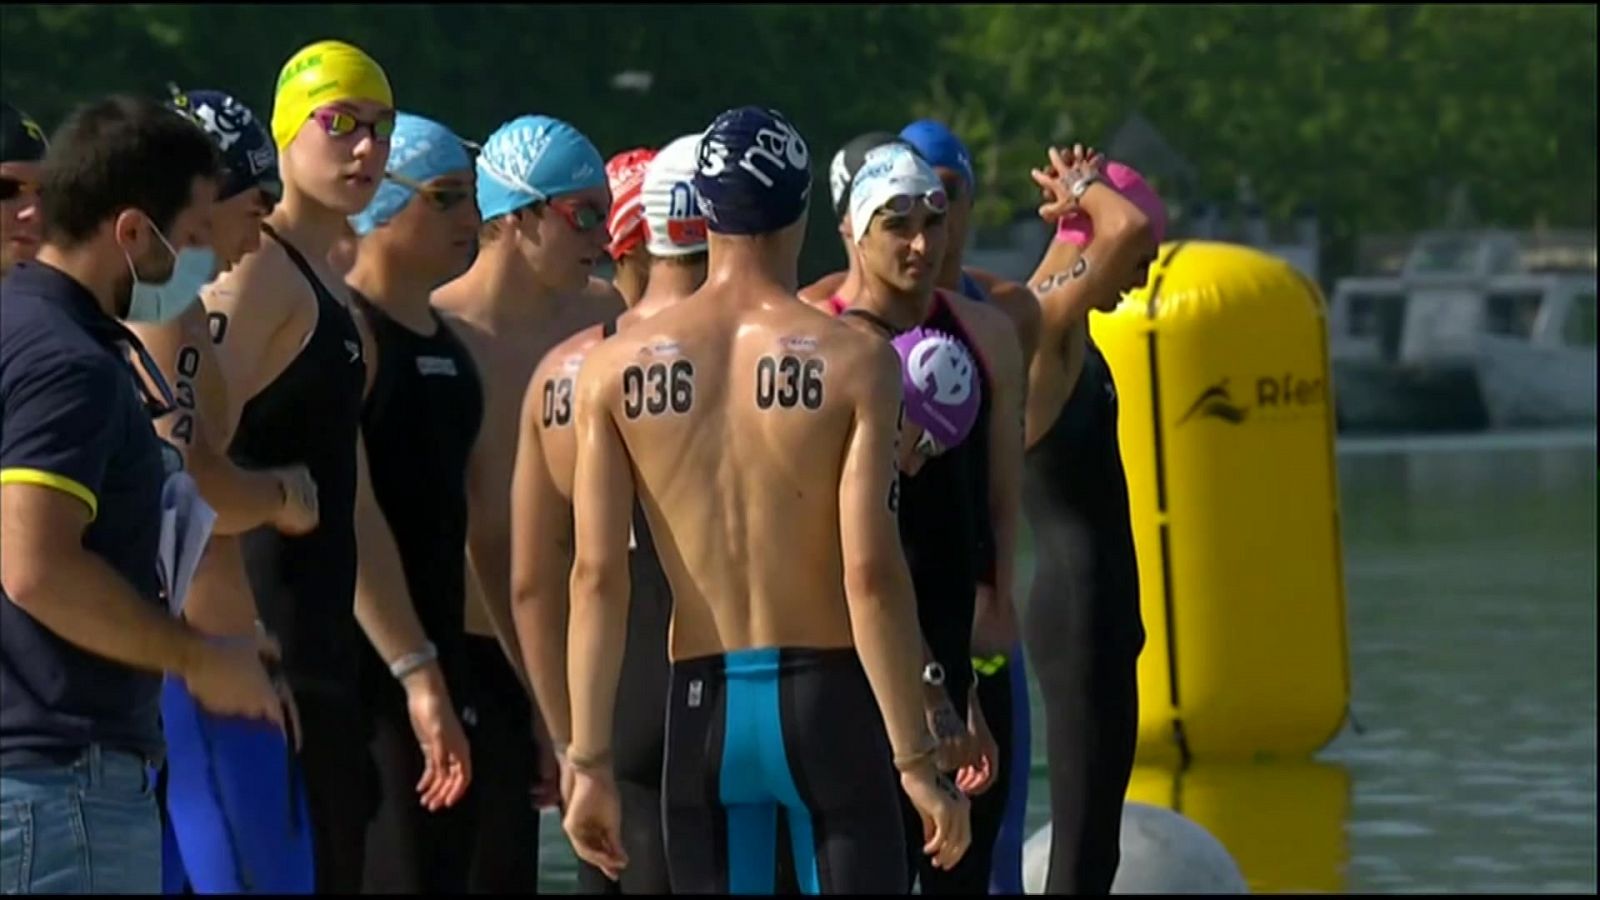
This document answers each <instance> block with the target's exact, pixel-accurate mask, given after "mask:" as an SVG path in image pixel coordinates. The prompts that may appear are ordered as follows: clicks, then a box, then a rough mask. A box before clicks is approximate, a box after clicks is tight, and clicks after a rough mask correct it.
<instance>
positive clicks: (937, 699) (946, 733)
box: [922, 685, 977, 772]
mask: <svg viewBox="0 0 1600 900" xmlns="http://www.w3.org/2000/svg"><path fill="white" fill-rule="evenodd" d="M922 709H923V715H924V716H926V718H927V722H928V732H929V733H930V734H932V735H933V739H934V741H935V742H936V743H937V746H938V750H937V751H936V752H935V754H934V760H935V762H936V763H937V765H938V769H939V771H940V772H954V771H957V770H958V769H961V768H963V767H965V766H970V765H973V764H974V763H976V762H977V747H976V746H975V745H974V744H973V742H972V735H971V733H969V732H968V731H967V723H966V722H963V721H961V715H960V714H959V713H957V712H956V708H955V705H954V704H953V703H951V702H950V695H949V694H947V693H945V689H944V688H943V687H929V686H926V685H924V687H923V705H922Z"/></svg>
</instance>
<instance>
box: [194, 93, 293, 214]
mask: <svg viewBox="0 0 1600 900" xmlns="http://www.w3.org/2000/svg"><path fill="white" fill-rule="evenodd" d="M168 89H169V90H171V91H172V99H171V100H168V101H167V108H168V109H172V110H176V111H177V112H179V113H181V114H183V115H184V116H187V117H188V118H189V119H190V120H191V121H193V122H194V123H195V124H196V125H199V126H200V127H201V128H203V129H205V132H206V134H208V135H210V136H211V139H212V140H213V141H216V143H217V149H218V150H219V151H221V154H222V164H223V168H224V170H225V173H224V175H225V177H224V178H223V183H222V186H221V188H220V189H219V190H218V191H217V199H218V200H227V199H228V198H229V197H233V196H236V195H238V194H242V193H244V192H245V191H247V190H249V189H250V188H253V187H259V188H262V189H264V190H266V191H267V192H268V193H270V194H272V195H273V196H274V197H281V196H283V182H282V180H281V179H280V178H279V177H278V149H277V147H275V146H274V145H273V143H272V135H270V134H268V133H267V129H266V126H264V125H262V124H261V120H260V119H257V118H256V117H255V114H254V113H252V112H251V111H250V107H248V106H245V105H244V104H243V103H240V102H239V101H238V100H235V99H234V98H233V97H230V96H229V95H227V94H224V93H223V92H221V91H180V90H178V88H177V86H175V85H169V86H168Z"/></svg>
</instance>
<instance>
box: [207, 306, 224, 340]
mask: <svg viewBox="0 0 1600 900" xmlns="http://www.w3.org/2000/svg"><path fill="white" fill-rule="evenodd" d="M206 328H208V329H210V331H211V343H213V344H220V343H222V339H223V338H225V337H227V336H228V314H227V313H220V312H208V313H206Z"/></svg>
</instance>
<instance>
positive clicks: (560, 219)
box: [433, 115, 624, 893]
mask: <svg viewBox="0 0 1600 900" xmlns="http://www.w3.org/2000/svg"><path fill="white" fill-rule="evenodd" d="M476 169H477V176H476V177H477V192H478V207H479V211H480V212H481V213H482V216H483V228H482V230H481V231H480V232H479V248H478V255H477V257H476V259H474V260H473V263H472V267H471V268H470V269H468V270H467V272H466V274H464V275H462V276H461V277H460V278H457V279H456V280H455V281H452V282H450V283H449V284H447V285H445V286H444V287H442V288H440V289H439V290H437V291H435V292H434V296H433V304H434V307H435V308H437V309H438V310H439V311H440V312H441V313H443V314H444V316H445V318H446V320H447V321H448V322H450V324H451V327H452V328H454V329H456V333H457V334H459V335H460V336H461V339H462V340H463V341H464V342H465V343H466V345H467V349H468V350H469V351H470V352H471V353H472V358H473V362H474V363H475V364H476V365H477V367H478V372H479V375H480V376H481V377H482V379H483V392H484V397H483V403H484V407H483V408H484V414H483V427H482V428H481V429H480V431H479V433H478V439H477V441H476V442H475V443H474V445H473V449H472V459H471V462H470V464H469V469H468V475H467V490H468V498H467V546H468V550H469V556H468V562H469V571H470V572H471V573H472V575H473V577H471V578H469V579H468V582H467V590H468V594H469V595H470V596H469V599H468V600H467V606H466V616H465V622H466V629H467V632H468V634H469V638H468V645H469V649H468V654H467V658H468V660H469V664H470V665H471V667H472V672H471V673H470V677H471V678H472V681H473V683H474V685H475V687H476V690H477V691H478V692H479V693H478V695H477V696H478V700H479V705H478V713H479V721H478V726H477V734H478V736H479V739H478V741H477V742H476V743H475V744H474V747H473V749H474V750H475V751H476V753H477V763H478V772H479V774H480V777H482V778H483V779H484V781H485V783H486V784H489V785H494V786H495V787H494V788H493V789H486V790H485V792H484V799H485V802H487V803H489V804H490V805H491V808H490V809H488V810H481V811H480V816H482V817H483V818H481V819H480V826H479V827H480V829H491V828H492V829H495V830H496V832H497V833H498V834H499V838H498V839H497V840H496V841H495V842H494V843H493V844H491V845H488V846H486V847H484V848H481V849H483V850H484V851H485V853H486V854H487V857H488V858H484V859H481V860H480V861H479V862H478V863H475V865H476V866H480V867H481V868H482V869H483V871H482V872H481V875H480V876H478V877H482V878H484V879H486V881H484V882H482V883H484V884H488V885H493V886H494V887H493V888H486V889H491V890H492V891H493V892H495V893H523V892H533V891H535V890H536V888H537V882H538V854H537V853H535V852H528V850H527V848H530V847H537V846H538V844H539V841H538V836H539V810H538V807H539V806H546V807H553V806H555V805H557V803H558V802H559V801H560V791H559V783H560V774H559V767H558V765H557V763H556V759H555V751H554V748H553V747H552V746H551V742H550V739H549V737H548V735H547V734H546V733H545V732H546V728H545V725H544V722H543V717H542V716H540V715H539V713H538V710H537V709H536V708H535V707H534V705H533V697H532V694H531V690H530V688H529V687H528V682H527V676H526V675H525V673H524V672H523V669H522V654H521V652H520V650H519V648H518V642H517V633H516V626H515V624H514V622H513V621H512V618H511V481H512V470H513V468H514V465H515V462H516V454H517V436H518V431H519V420H518V412H519V411H520V410H521V408H522V398H523V393H524V391H525V390H526V389H527V386H528V381H529V379H530V378H531V377H532V375H533V370H534V367H535V366H537V365H538V363H539V360H540V359H542V358H543V357H544V355H545V354H546V353H548V352H549V350H550V348H551V347H553V346H555V345H556V344H558V343H560V342H561V341H563V340H565V339H566V338H568V337H570V336H572V335H573V334H574V333H576V332H578V331H581V330H583V329H585V328H588V327H590V326H592V325H595V324H597V323H599V322H603V321H606V320H607V319H610V318H613V317H615V316H616V315H617V314H618V313H620V312H621V311H622V310H623V308H624V307H623V304H622V298H621V297H620V296H618V294H617V291H616V289H614V288H613V287H612V286H611V285H610V284H607V283H606V282H605V281H603V280H601V279H599V278H596V277H594V267H595V264H596V262H597V261H598V260H599V259H600V256H601V254H603V253H605V249H606V245H607V242H608V236H607V234H606V229H605V223H606V218H607V216H608V214H609V213H610V210H611V191H610V189H609V188H608V186H607V184H606V173H605V163H604V162H603V161H602V160H601V158H600V152H599V151H598V150H596V149H595V147H594V144H593V143H591V142H590V141H589V139H588V138H587V137H584V135H583V134H582V133H581V132H579V131H578V129H576V128H574V127H573V126H571V125H569V124H568V123H566V122H562V121H560V120H557V119H553V118H550V117H549V116H538V115H528V116H520V117H518V118H516V119H512V120H511V121H509V122H506V123H505V124H503V125H501V126H500V127H499V128H498V129H496V130H495V132H494V133H493V134H492V135H490V136H489V139H488V140H487V141H485V142H484V144H483V151H482V153H481V154H480V155H479V156H478V159H477V165H476ZM530 794H531V795H532V796H533V798H534V799H533V800H531V801H530V799H529V797H530ZM491 797H492V798H493V799H490V798H491Z"/></svg>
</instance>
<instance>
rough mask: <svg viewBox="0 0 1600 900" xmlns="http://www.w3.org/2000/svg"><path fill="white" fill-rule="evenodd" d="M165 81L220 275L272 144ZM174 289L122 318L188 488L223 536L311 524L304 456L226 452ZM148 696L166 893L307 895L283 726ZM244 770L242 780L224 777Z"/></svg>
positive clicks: (170, 691) (299, 803)
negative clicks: (162, 396) (195, 131)
mask: <svg viewBox="0 0 1600 900" xmlns="http://www.w3.org/2000/svg"><path fill="white" fill-rule="evenodd" d="M169 91H170V93H171V96H170V98H169V99H168V101H167V104H166V106H167V108H168V109H169V110H172V111H174V112H177V113H179V114H180V115H183V116H184V117H185V118H187V119H189V120H190V121H191V122H193V123H194V124H196V125H197V126H199V127H200V128H201V129H202V130H203V131H205V133H206V134H207V135H209V136H210V138H211V140H212V141H213V142H214V143H215V144H216V145H217V149H218V151H219V153H220V156H221V159H222V164H223V167H222V172H221V179H220V181H219V183H218V189H217V202H216V204H215V205H214V206H213V207H212V215H211V229H210V246H211V254H210V262H209V269H217V270H221V271H226V270H228V269H230V268H232V267H233V266H234V265H235V264H237V263H238V262H239V260H240V259H242V258H243V257H244V256H245V255H247V254H249V253H253V252H255V251H256V250H257V249H259V248H260V243H261V237H260V233H261V231H260V228H261V221H262V220H263V219H264V218H265V216H266V214H267V213H268V212H269V211H270V210H271V209H272V206H273V205H274V204H275V203H276V202H277V199H278V198H279V197H280V196H281V195H282V184H281V182H280V181H279V180H278V162H277V159H278V157H277V152H276V150H275V149H274V148H273V146H272V140H271V137H270V135H268V134H267V131H266V129H265V127H263V126H262V125H261V123H260V122H259V120H257V118H256V117H255V115H254V113H253V112H252V111H251V110H250V108H249V107H247V106H245V105H244V104H242V103H240V102H239V101H237V100H236V99H234V98H233V97H231V96H229V95H227V94H225V93H222V92H220V91H209V90H198V91H188V92H185V91H182V90H179V89H178V88H177V87H176V86H175V85H169ZM209 269H208V271H207V273H206V279H207V280H210V276H211V274H212V272H211V271H210V270H209ZM173 299H174V300H178V301H179V303H180V304H181V305H176V306H174V307H173V309H171V310H168V312H169V313H170V312H172V311H174V310H175V311H176V315H175V317H173V318H171V319H169V320H167V321H162V322H146V323H139V324H136V325H132V326H130V328H131V329H132V330H133V331H134V332H135V333H136V334H137V335H138V336H139V337H140V339H141V340H142V341H143V342H144V344H145V346H146V348H147V349H148V350H149V353H150V357H151V359H153V360H154V361H155V362H156V364H157V366H158V367H159V368H160V370H161V372H162V374H163V375H164V376H165V377H166V378H167V380H168V381H169V382H170V383H171V385H172V387H173V395H174V398H175V403H174V405H173V409H172V411H171V412H170V413H169V414H167V415H165V416H162V417H160V418H158V419H156V421H155V424H156V429H157V432H158V433H159V434H161V436H162V437H163V438H164V439H166V440H167V442H168V443H170V444H171V445H172V446H174V447H176V448H177V449H178V450H179V452H180V453H181V454H182V455H183V456H184V459H185V464H186V469H187V470H188V471H189V473H190V474H191V475H192V476H193V477H194V480H195V485H196V487H198V489H199V491H200V494H201V496H202V497H203V498H204V499H205V501H206V503H207V504H208V505H210V506H211V507H212V509H213V510H214V511H215V512H216V514H217V519H216V522H215V524H214V525H213V527H212V534H213V535H214V536H223V537H226V536H232V535H237V534H240V533H242V532H244V531H248V530H250V529H253V528H256V527H259V526H267V527H269V528H272V529H276V530H277V531H279V532H280V533H282V534H286V535H301V534H305V533H307V532H309V531H311V530H312V529H314V528H315V527H316V525H317V520H318V512H317V503H316V497H317V494H316V484H315V482H314V481H312V479H311V475H310V472H309V470H308V469H307V468H306V467H305V466H304V465H287V466H282V467H279V468H267V469H261V470H258V471H251V470H248V469H245V468H242V467H240V466H239V465H237V464H235V463H234V462H233V461H232V460H230V459H229V458H228V456H227V452H226V444H225V438H224V437H223V436H222V433H221V428H222V425H221V423H223V422H225V421H226V420H227V417H228V397H227V385H226V384H225V383H224V381H223V375H222V372H221V370H220V369H219V368H218V365H219V364H218V361H217V357H216V352H215V349H214V347H213V345H212V342H211V335H210V332H209V323H208V321H207V317H206V311H205V307H204V306H203V305H202V304H201V303H200V302H199V299H198V297H197V296H191V297H188V298H173ZM213 546H215V544H213ZM243 589H244V588H242V587H241V588H240V590H243ZM211 608H213V604H207V603H205V602H201V603H198V604H193V605H189V606H186V608H185V610H184V615H185V617H186V618H187V619H188V620H189V621H190V623H191V624H194V625H196V626H197V627H199V628H201V629H202V630H207V631H210V630H213V626H214V623H213V622H212V621H210V619H209V618H208V616H207V613H208V611H209V610H210V609H211ZM218 633H224V634H225V633H227V632H226V631H225V630H223V631H219V632H218ZM274 675H275V679H274V680H275V682H276V684H277V687H278V691H279V694H280V696H281V698H282V702H283V706H284V711H285V715H286V718H287V719H288V721H289V724H290V735H289V739H290V740H291V741H294V742H296V743H298V742H299V740H300V728H299V724H298V710H297V707H296V705H295V703H294V698H293V694H292V692H291V691H290V690H289V687H288V684H287V683H286V682H285V681H284V680H283V678H282V677H281V671H279V672H275V673H274ZM161 702H162V718H163V727H164V731H165V733H166V737H167V744H168V753H167V760H166V765H165V766H164V768H163V771H162V780H161V786H160V790H159V799H160V802H161V804H162V811H163V813H164V816H165V825H166V828H165V838H166V841H167V847H166V854H165V856H164V860H163V866H162V879H163V882H165V884H166V885H167V889H168V891H169V892H182V890H183V889H184V888H185V887H188V888H190V889H192V890H195V891H198V892H201V893H222V892H255V891H261V892H269V893H277V892H286V893H305V892H309V891H310V890H311V889H312V887H313V877H312V869H311V866H312V860H311V852H312V851H311V835H310V832H309V830H308V829H306V828H304V827H296V826H295V825H294V824H293V823H295V822H297V821H298V822H302V823H303V822H304V821H305V819H306V813H305V811H304V805H303V797H301V796H300V795H299V794H298V793H297V789H296V788H295V786H294V779H295V778H296V777H297V776H296V775H294V774H292V773H293V764H292V762H291V761H290V760H289V759H288V758H287V756H286V754H285V748H284V739H283V736H281V735H278V734H274V733H272V732H271V731H269V730H266V729H263V728H261V727H259V726H258V725H257V724H256V723H252V722H245V721H239V720H236V719H228V718H223V717H217V716H212V715H210V714H208V713H206V712H205V711H204V710H202V709H200V708H199V707H198V706H197V705H196V703H195V701H194V698H193V696H192V695H191V694H190V692H189V691H188V690H187V689H186V687H185V685H184V684H183V683H182V682H181V681H177V680H174V679H168V680H167V681H166V683H165V684H164V685H163V688H162V699H161ZM243 772H247V773H248V777H233V776H236V775H239V774H240V773H243ZM246 808H248V809H254V810H261V809H273V810H283V811H284V816H285V817H287V818H288V820H289V822H290V823H291V827H288V828H285V827H281V826H282V824H283V822H284V819H283V818H279V817H277V816H260V815H256V816H239V815H233V816H230V815H229V814H228V813H227V811H228V810H236V809H246ZM274 826H278V827H274ZM236 848H237V849H236Z"/></svg>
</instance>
